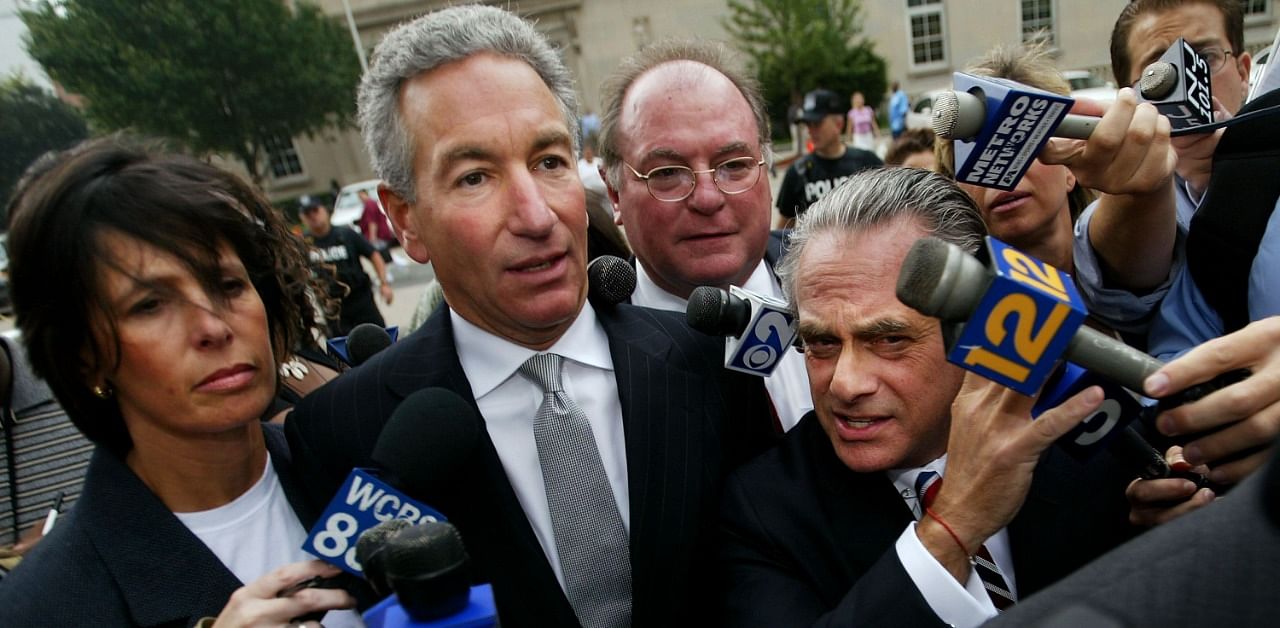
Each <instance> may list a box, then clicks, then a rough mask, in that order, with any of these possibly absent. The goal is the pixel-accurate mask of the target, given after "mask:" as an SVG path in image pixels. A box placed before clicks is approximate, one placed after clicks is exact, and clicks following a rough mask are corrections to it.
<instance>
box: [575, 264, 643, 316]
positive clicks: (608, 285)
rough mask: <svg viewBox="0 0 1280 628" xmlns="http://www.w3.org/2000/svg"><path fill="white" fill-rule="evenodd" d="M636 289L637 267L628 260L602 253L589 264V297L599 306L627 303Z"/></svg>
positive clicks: (606, 306) (608, 306)
mask: <svg viewBox="0 0 1280 628" xmlns="http://www.w3.org/2000/svg"><path fill="white" fill-rule="evenodd" d="M635 291H636V269H635V267H633V266H632V265H631V264H630V263H628V262H627V260H624V259H622V258H621V257H617V256H614V255H601V256H599V257H597V258H595V259H593V260H591V262H590V263H589V264H587V298H588V299H590V300H591V304H592V305H594V306H596V307H598V308H610V307H613V306H615V305H617V304H619V303H625V302H626V301H627V300H628V299H630V298H631V293H632V292H635Z"/></svg>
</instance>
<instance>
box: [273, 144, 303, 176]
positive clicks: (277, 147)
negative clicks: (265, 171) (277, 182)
mask: <svg viewBox="0 0 1280 628" xmlns="http://www.w3.org/2000/svg"><path fill="white" fill-rule="evenodd" d="M265 144H266V148H267V158H268V160H269V161H270V163H271V176H272V177H274V178H276V179H283V178H285V177H292V176H295V175H300V174H302V160H300V159H298V147H297V146H295V145H294V144H293V138H291V137H285V136H282V135H273V136H271V137H269V138H267V141H266V142H265Z"/></svg>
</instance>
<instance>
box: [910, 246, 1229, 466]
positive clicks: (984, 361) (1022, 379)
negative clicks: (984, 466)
mask: <svg viewBox="0 0 1280 628" xmlns="http://www.w3.org/2000/svg"><path fill="white" fill-rule="evenodd" d="M986 240H987V246H988V250H989V252H990V259H991V261H992V264H993V266H994V268H988V267H987V266H986V265H984V264H983V263H982V262H980V261H978V259H977V258H975V257H973V256H971V255H969V254H968V253H966V252H965V251H964V250H963V249H961V248H960V247H958V246H955V245H953V244H950V243H948V242H944V241H942V240H939V239H938V238H934V237H927V238H921V239H920V240H917V241H916V243H915V244H914V245H912V247H911V250H910V251H909V252H908V253H907V256H906V258H905V259H904V260H903V263H902V270H901V272H900V273H899V275H898V284H897V287H896V292H897V296H898V299H899V300H901V301H902V302H903V303H904V304H906V305H907V306H909V307H912V308H914V309H916V310H918V311H919V312H920V313H922V314H925V315H926V316H933V317H937V318H940V319H942V320H943V321H951V322H963V323H964V325H963V329H962V330H961V331H960V332H959V333H957V334H955V341H954V342H953V343H952V346H950V347H948V355H947V359H948V360H949V361H950V362H952V363H954V364H957V365H960V366H962V367H963V368H965V369H968V370H971V371H974V372H976V373H978V374H980V375H982V376H984V377H987V378H988V379H991V380H993V381H996V382H998V383H1000V384H1002V385H1005V386H1008V387H1009V388H1013V389H1014V390H1017V391H1018V392H1021V393H1023V394H1026V395H1033V394H1035V392H1036V390H1038V389H1040V388H1041V385H1042V384H1045V381H1046V379H1047V378H1048V377H1049V375H1051V374H1052V372H1053V370H1054V366H1055V363H1056V362H1057V360H1058V359H1059V358H1063V357H1065V358H1066V359H1067V360H1069V361H1070V362H1073V363H1075V364H1076V365H1079V366H1080V367H1084V368H1085V369H1088V370H1089V371H1091V372H1092V373H1093V374H1096V375H1098V376H1100V378H1102V379H1100V380H1098V381H1102V382H1104V386H1103V390H1104V393H1106V397H1107V401H1111V400H1112V399H1115V400H1117V404H1118V405H1124V404H1121V403H1120V399H1121V396H1120V395H1119V393H1113V392H1112V390H1111V389H1109V387H1108V386H1106V385H1105V381H1111V382H1115V383H1117V384H1120V385H1121V386H1123V387H1125V388H1127V389H1129V390H1133V391H1141V390H1142V383H1143V381H1144V380H1146V378H1147V377H1148V376H1150V375H1152V374H1153V373H1155V372H1156V371H1157V370H1159V369H1160V368H1161V367H1162V366H1163V365H1164V364H1163V363H1162V362H1160V361H1159V360H1157V359H1155V358H1153V357H1151V356H1149V355H1147V354H1146V353H1143V352H1142V351H1139V350H1137V349H1134V348H1133V347H1130V346H1128V345H1126V344H1124V343H1122V342H1120V341H1118V340H1115V339H1114V338H1111V337H1110V336H1107V335H1105V334H1103V333H1101V332H1099V331H1096V330H1094V329H1092V328H1090V327H1085V326H1082V325H1081V323H1082V322H1083V320H1084V317H1083V316H1078V315H1080V314H1082V313H1083V306H1080V307H1079V308H1078V309H1077V307H1076V304H1077V302H1078V301H1079V299H1080V297H1079V294H1078V293H1077V292H1076V291H1075V286H1074V284H1073V283H1072V281H1071V277H1070V276H1069V275H1067V274H1066V273H1063V272H1062V271H1059V270H1058V269H1056V268H1053V267H1052V266H1050V265H1048V264H1045V263H1043V262H1040V261H1039V260H1036V259H1035V258H1032V257H1030V256H1028V255H1026V254H1025V253H1022V252H1021V251H1018V250H1017V249H1014V248H1012V247H1010V246H1008V245H1006V244H1004V243H1002V242H1000V241H999V240H996V239H995V238H992V237H990V236H988V237H987V238H986ZM1067 303H1070V304H1071V305H1070V306H1067V305H1066V304H1067ZM1043 306H1048V307H1043ZM1041 309H1051V311H1050V312H1049V314H1048V315H1047V316H1040V310H1041ZM1064 310H1070V312H1069V313H1067V312H1064ZM1010 320H1012V321H1013V323H1014V331H1013V334H1009V333H1007V332H1006V323H1008V322H1009V321H1010ZM1247 376H1248V373H1247V372H1245V371H1239V370H1237V371H1232V372H1229V373H1224V374H1221V375H1219V376H1218V377H1215V378H1214V379H1212V380H1210V381H1208V382H1205V383H1203V384H1200V385H1198V386H1193V387H1190V388H1188V389H1187V390H1184V391H1182V392H1181V393H1179V394H1177V395H1172V396H1170V397H1166V398H1165V399H1163V400H1161V401H1160V408H1161V409H1162V410H1163V409H1166V408H1170V407H1174V406H1176V405H1179V404H1182V403H1187V402H1190V401H1193V400H1195V399H1199V398H1201V397H1203V396H1205V395H1207V394H1209V393H1210V392H1213V391H1214V390H1217V389H1219V388H1222V387H1224V386H1227V385H1230V384H1232V383H1235V382H1238V381H1240V380H1241V379H1242V378H1243V377H1247ZM1075 377H1078V376H1075ZM1092 383H1098V382H1097V381H1095V382H1092ZM1086 385H1088V383H1083V385H1075V386H1073V387H1072V388H1070V389H1069V390H1064V391H1062V393H1060V394H1061V396H1056V397H1055V395H1054V393H1053V389H1052V388H1051V387H1050V388H1047V389H1046V390H1049V391H1050V398H1051V399H1054V401H1053V403H1054V404H1056V403H1057V402H1059V401H1061V400H1062V399H1065V398H1066V396H1069V395H1070V394H1074V391H1077V390H1081V389H1083V388H1084V387H1085V386H1086ZM1125 394H1126V395H1127V393H1125ZM1106 405H1107V402H1104V406H1106ZM1044 407H1048V406H1047V405H1046V406H1044ZM1103 410H1107V413H1106V414H1107V416H1108V417H1110V416H1111V414H1112V413H1114V412H1115V410H1116V409H1115V407H1111V408H1106V407H1104V408H1103ZM1095 418H1096V416H1095ZM1108 420H1109V419H1108ZM1090 422H1092V419H1091V421H1090ZM1119 426H1120V424H1119V422H1118V421H1113V422H1112V428H1111V429H1112V430H1114V429H1115V428H1116V427H1119ZM1098 429H1100V428H1098ZM1125 429H1126V430H1129V429H1131V428H1125ZM1095 431H1096V430H1095ZM1071 434H1075V435H1076V438H1077V439H1078V438H1079V436H1080V432H1079V431H1078V430H1077V431H1073V432H1072V433H1071ZM1071 434H1069V435H1068V436H1071ZM1104 436H1106V434H1100V435H1098V436H1097V437H1089V438H1087V439H1086V441H1085V442H1081V443H1079V444H1081V445H1085V446H1087V445H1090V444H1093V443H1094V442H1101V440H1102V437H1104ZM1135 437H1136V438H1139V439H1140V438H1141V437H1140V436H1138V435H1137V434H1136V433H1134V434H1126V435H1125V438H1126V440H1128V441H1130V443H1129V444H1130V445H1132V441H1133V439H1134V438H1135ZM1142 449H1143V451H1142V452H1141V454H1142V456H1143V457H1145V458H1146V460H1144V461H1143V462H1142V463H1141V465H1142V466H1144V467H1145V468H1147V469H1151V470H1152V471H1153V472H1154V471H1155V469H1154V467H1158V468H1159V473H1158V474H1156V475H1145V477H1165V476H1167V474H1168V472H1169V470H1168V465H1167V464H1165V462H1164V458H1163V456H1161V455H1160V454H1159V452H1155V451H1154V450H1152V449H1151V447H1150V445H1146V446H1145V447H1143V448H1142ZM1152 454H1154V458H1155V459H1153V456H1152Z"/></svg>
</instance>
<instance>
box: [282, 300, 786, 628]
mask: <svg viewBox="0 0 1280 628" xmlns="http://www.w3.org/2000/svg"><path fill="white" fill-rule="evenodd" d="M596 314H597V316H598V318H599V320H600V322H601V324H602V326H603V327H604V330H605V332H606V334H607V335H608V337H609V348H610V352H611V354H612V356H613V363H614V369H615V375H616V377H617V383H618V396H619V401H620V402H621V406H622V418H623V423H624V434H625V438H626V448H627V473H628V482H629V487H628V488H629V494H630V501H631V568H632V588H633V595H632V602H633V625H634V626H659V625H664V626H665V625H684V624H697V623H708V622H711V621H712V620H711V619H710V617H711V613H712V612H713V610H714V609H713V608H712V607H713V606H714V603H713V600H712V599H711V598H712V596H711V595H710V594H709V591H706V590H705V587H706V583H707V582H708V577H707V576H708V575H709V569H710V567H709V565H710V563H711V556H712V555H713V548H712V547H711V543H712V542H713V539H714V530H715V513H716V510H717V508H718V502H719V493H720V489H721V486H722V483H723V478H724V475H725V472H726V471H727V469H728V468H729V467H730V466H731V465H733V464H735V463H737V462H742V461H744V460H746V459H747V458H748V457H750V456H751V455H753V454H754V453H757V452H759V451H761V450H762V449H763V448H765V447H766V446H767V445H769V444H771V442H772V440H773V437H772V434H771V430H770V419H769V409H768V408H769V406H768V401H767V398H766V397H765V393H764V387H763V386H762V385H761V383H760V381H759V380H758V379H756V378H751V377H749V376H744V375H739V374H736V373H732V372H730V371H726V370H724V368H723V352H724V343H723V340H721V339H718V338H711V337H708V336H704V335H702V334H699V333H697V332H694V331H692V330H690V329H689V328H688V326H687V325H686V324H685V322H684V320H683V319H684V317H683V316H682V315H679V314H674V313H670V312H658V311H654V310H649V309H646V308H639V307H632V306H629V305H620V306H618V307H617V308H615V309H612V310H605V309H600V310H597V312H596ZM427 387H443V388H446V389H449V390H452V391H453V392H455V393H457V394H458V395H460V396H462V397H463V398H464V399H466V400H467V402H468V403H470V404H471V405H472V406H473V407H475V399H474V397H473V395H472V393H471V385H470V383H469V382H468V381H467V379H466V376H465V375H464V374H463V371H462V366H461V364H460V363H459V361H458V356H457V354H456V352H455V348H454V336H453V331H452V328H451V325H450V322H449V315H448V310H447V308H439V309H437V310H436V312H435V313H434V314H433V315H432V316H431V318H430V319H428V320H427V322H426V323H424V324H423V326H422V327H421V328H420V329H418V330H417V331H416V332H414V333H413V334H412V335H411V336H409V337H408V338H405V339H403V340H401V341H400V342H398V343H396V344H395V345H393V346H392V347H391V348H389V349H387V350H386V351H384V352H382V353H381V354H379V355H377V356H375V357H374V358H373V359H371V360H370V361H369V362H367V363H365V364H364V365H362V366H361V367H359V368H357V369H354V370H352V371H351V372H349V373H347V374H346V375H344V376H343V377H340V378H338V379H336V380H334V381H333V382H331V383H330V384H329V385H327V386H325V387H324V388H322V389H320V390H318V391H316V392H314V393H312V394H311V395H309V396H308V397H307V398H305V399H303V401H302V402H301V403H299V404H298V406H297V408H296V410H295V412H294V414H293V415H292V416H290V418H289V421H288V424H287V427H286V432H287V433H288V436H289V442H290V446H291V448H292V450H293V452H294V457H295V460H296V461H297V464H298V465H299V472H300V473H301V474H302V477H306V478H309V482H308V483H309V485H310V488H311V489H312V492H313V498H314V499H316V500H317V501H318V502H319V501H327V500H328V499H329V497H330V496H332V495H333V491H334V490H335V489H336V488H337V487H338V485H339V484H340V483H341V482H342V480H343V478H344V477H345V476H346V474H347V472H348V471H349V470H350V469H351V468H352V467H360V466H371V464H372V461H371V459H370V454H371V452H372V450H373V447H374V444H375V443H376V441H377V438H378V435H379V433H380V432H381V429H382V427H383V425H384V424H385V423H386V421H387V419H388V418H389V417H390V415H391V412H392V411H393V410H394V408H395V407H396V406H397V405H398V404H399V403H400V401H402V400H403V399H404V398H405V397H407V396H408V395H410V394H411V393H413V392H415V391H417V390H421V389H423V388H427ZM529 446H530V447H532V446H533V443H530V445H529ZM440 447H441V450H440V451H442V452H443V451H445V449H446V448H448V447H450V444H449V443H440ZM433 455H436V453H435V452H432V451H424V452H423V456H424V457H425V458H426V459H427V460H430V458H431V457H432V456H433ZM453 455H454V456H456V454H453ZM428 464H429V462H428ZM439 475H440V479H439V482H437V483H434V485H433V486H428V487H421V490H415V497H418V498H419V499H421V500H422V501H424V502H426V503H427V504H430V505H432V506H434V507H436V508H438V509H439V510H440V511H441V512H443V513H444V514H445V515H446V516H447V517H449V519H450V520H451V521H452V522H453V523H454V524H455V525H457V526H458V528H459V530H460V531H461V532H462V536H463V539H464V541H465V542H466V545H467V549H468V551H469V552H470V554H471V556H472V560H473V563H474V564H475V567H476V568H477V571H478V574H477V575H478V577H479V579H480V580H487V581H491V582H492V583H493V590H494V595H495V598H496V600H497V604H498V609H499V613H500V615H501V621H502V624H503V626H506V627H508V628H509V627H514V626H576V625H578V622H577V619H576V618H575V617H574V615H573V610H572V608H571V607H570V606H569V603H568V601H567V600H566V598H565V596H564V593H563V592H562V591H561V589H560V586H559V584H558V582H557V581H556V579H555V576H554V574H553V572H552V570H551V567H550V565H549V564H548V562H547V560H546V557H545V556H544V555H543V553H542V548H541V546H540V545H539V544H538V542H537V539H536V538H535V537H534V534H533V529H532V527H531V526H530V525H529V523H528V520H527V519H526V517H525V515H524V512H523V510H522V509H521V508H520V504H519V502H518V501H517V500H516V496H515V492H514V491H513V489H512V488H511V485H510V484H509V483H508V481H507V478H506V475H505V473H504V471H503V469H502V465H501V463H500V461H499V459H498V456H497V452H496V451H495V450H494V448H493V443H492V441H490V439H489V437H488V434H487V432H486V431H485V430H484V426H483V424H482V425H481V426H480V438H479V442H478V444H477V446H476V447H475V448H474V450H473V451H471V452H470V453H468V454H467V455H466V456H465V457H464V459H463V460H462V462H461V463H459V464H458V466H457V468H456V469H448V470H441V473H440V474H439Z"/></svg>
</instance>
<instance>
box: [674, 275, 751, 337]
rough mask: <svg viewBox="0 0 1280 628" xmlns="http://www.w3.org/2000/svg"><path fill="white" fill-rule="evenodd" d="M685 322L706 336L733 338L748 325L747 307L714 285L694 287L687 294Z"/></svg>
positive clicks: (744, 302)
mask: <svg viewBox="0 0 1280 628" xmlns="http://www.w3.org/2000/svg"><path fill="white" fill-rule="evenodd" d="M685 320H686V321H688V323H689V326H690V327H692V328H694V329H696V330H698V331H700V332H702V333H704V334H707V335H708V336H733V337H735V338H736V337H738V336H741V335H742V332H744V331H746V330H747V325H748V324H749V323H750V322H751V304H750V303H747V302H746V301H745V300H743V299H741V298H739V297H737V296H736V295H732V294H729V293H728V292H725V291H724V290H721V289H719V288H717V287H715V286H698V287H697V288H694V289H693V292H692V293H691V294H690V295H689V304H688V305H687V306H686V307H685Z"/></svg>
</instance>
